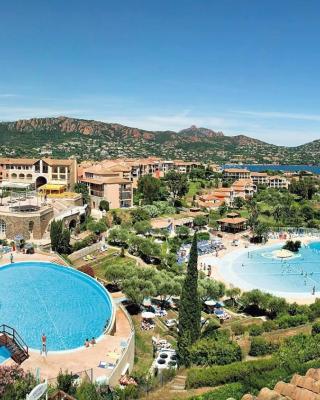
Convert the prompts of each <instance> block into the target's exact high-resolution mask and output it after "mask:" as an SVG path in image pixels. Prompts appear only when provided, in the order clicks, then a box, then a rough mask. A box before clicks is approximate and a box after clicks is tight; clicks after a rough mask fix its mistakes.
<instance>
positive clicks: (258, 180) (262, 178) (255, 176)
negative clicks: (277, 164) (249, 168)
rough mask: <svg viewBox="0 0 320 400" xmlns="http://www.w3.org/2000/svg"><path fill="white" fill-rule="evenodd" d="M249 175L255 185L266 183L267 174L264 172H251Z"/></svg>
mask: <svg viewBox="0 0 320 400" xmlns="http://www.w3.org/2000/svg"><path fill="white" fill-rule="evenodd" d="M250 177H251V179H252V181H253V183H254V184H255V185H265V186H267V185H268V174H267V173H266V172H251V174H250Z"/></svg>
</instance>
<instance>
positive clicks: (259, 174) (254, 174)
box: [250, 172, 268, 177]
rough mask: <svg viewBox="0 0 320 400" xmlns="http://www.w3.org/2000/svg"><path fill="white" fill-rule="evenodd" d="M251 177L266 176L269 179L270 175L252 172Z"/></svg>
mask: <svg viewBox="0 0 320 400" xmlns="http://www.w3.org/2000/svg"><path fill="white" fill-rule="evenodd" d="M250 175H251V176H261V177H262V176H265V177H267V176H268V174H267V173H266V172H251V174H250Z"/></svg>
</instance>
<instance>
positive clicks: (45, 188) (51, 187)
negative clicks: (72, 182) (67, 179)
mask: <svg viewBox="0 0 320 400" xmlns="http://www.w3.org/2000/svg"><path fill="white" fill-rule="evenodd" d="M65 190H66V185H62V184H61V185H60V184H53V183H46V184H45V185H42V186H40V187H39V189H38V193H39V194H40V195H41V196H46V195H47V196H51V195H57V194H61V193H64V192H65Z"/></svg>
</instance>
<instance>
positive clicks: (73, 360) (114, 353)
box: [0, 252, 132, 381]
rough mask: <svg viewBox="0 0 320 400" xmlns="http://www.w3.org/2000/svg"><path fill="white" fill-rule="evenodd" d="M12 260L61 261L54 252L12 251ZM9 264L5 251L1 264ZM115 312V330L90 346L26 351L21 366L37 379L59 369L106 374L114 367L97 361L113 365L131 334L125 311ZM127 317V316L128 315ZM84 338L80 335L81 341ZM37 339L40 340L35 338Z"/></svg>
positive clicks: (55, 373)
mask: <svg viewBox="0 0 320 400" xmlns="http://www.w3.org/2000/svg"><path fill="white" fill-rule="evenodd" d="M13 254H14V261H15V262H21V261H46V262H56V263H57V262H58V263H60V264H63V260H62V259H60V258H59V257H58V256H56V255H55V254H52V255H46V254H42V253H40V254H39V253H36V254H33V255H28V254H23V253H17V252H14V253H13ZM9 263H10V253H9V254H5V255H4V256H3V257H2V258H1V260H0V268H1V265H6V264H9ZM115 307H116V315H115V321H116V322H115V326H116V331H115V333H114V334H113V335H110V334H108V335H103V336H102V337H101V338H99V340H98V341H97V343H96V344H95V345H94V346H90V347H89V348H86V347H84V346H83V347H81V348H79V349H76V350H73V351H68V352H50V351H49V352H48V354H47V356H43V355H40V351H39V350H37V351H33V350H30V351H29V354H30V357H29V358H28V359H27V360H26V361H24V362H23V363H22V365H21V367H22V368H23V369H24V370H25V371H30V372H32V373H33V374H36V371H37V370H39V371H40V377H41V379H48V380H52V381H54V380H55V378H56V377H57V376H58V374H59V372H60V371H63V372H65V371H68V372H72V373H78V372H81V371H85V370H87V373H88V374H89V376H90V375H91V373H92V377H93V379H94V380H95V379H97V378H99V377H110V376H111V375H112V374H113V372H114V368H100V367H98V365H99V364H100V361H103V362H107V363H113V364H116V365H117V363H118V361H119V360H120V359H121V356H122V353H123V352H124V351H125V350H124V349H123V347H121V343H122V344H123V343H124V342H127V343H128V342H129V338H130V337H131V334H132V325H131V322H130V321H129V319H128V316H127V315H126V313H125V312H124V311H123V310H122V309H121V308H120V307H118V306H117V305H115ZM129 318H130V317H129ZM85 339H86V338H84V340H85ZM39 340H40V339H39ZM13 364H15V363H14V361H13V360H11V359H9V360H7V361H6V362H4V363H3V364H2V365H13Z"/></svg>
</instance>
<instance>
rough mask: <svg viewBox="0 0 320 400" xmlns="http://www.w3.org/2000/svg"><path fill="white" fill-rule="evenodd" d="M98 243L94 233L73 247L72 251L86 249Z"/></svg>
mask: <svg viewBox="0 0 320 400" xmlns="http://www.w3.org/2000/svg"><path fill="white" fill-rule="evenodd" d="M96 242H97V236H96V235H95V234H94V233H92V234H90V235H89V236H87V237H86V238H84V239H83V240H80V241H79V242H76V243H75V244H74V245H73V246H72V251H77V250H81V249H84V248H85V247H88V246H91V245H92V244H93V243H96Z"/></svg>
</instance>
